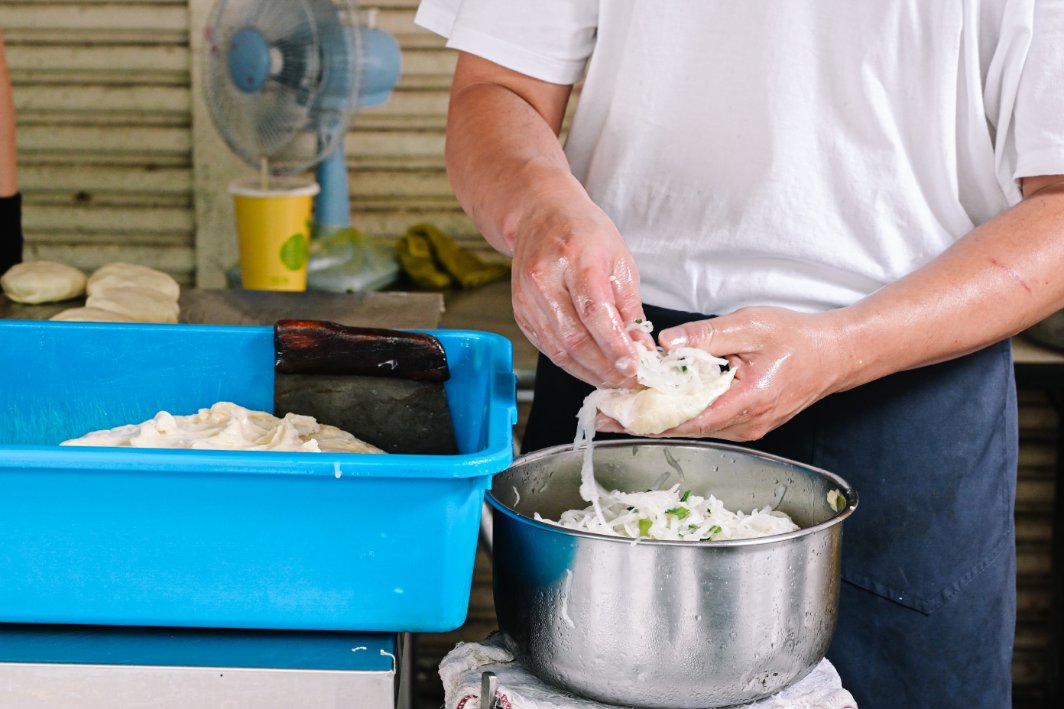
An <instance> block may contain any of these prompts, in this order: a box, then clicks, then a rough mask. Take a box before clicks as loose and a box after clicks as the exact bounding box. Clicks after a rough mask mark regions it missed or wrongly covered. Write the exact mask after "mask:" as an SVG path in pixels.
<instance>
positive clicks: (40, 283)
mask: <svg viewBox="0 0 1064 709" xmlns="http://www.w3.org/2000/svg"><path fill="white" fill-rule="evenodd" d="M0 286H2V287H3V289H4V294H5V295H7V297H8V298H10V299H11V300H13V301H15V302H16V303H29V304H36V303H55V302H58V301H61V300H70V299H71V298H77V297H79V296H81V295H83V294H84V293H85V274H84V273H82V272H81V271H79V270H78V269H76V268H74V267H73V266H67V265H66V264H65V263H56V262H55V261H29V262H27V263H18V264H15V265H14V266H12V267H11V268H9V269H7V271H6V272H5V273H4V275H3V276H0Z"/></svg>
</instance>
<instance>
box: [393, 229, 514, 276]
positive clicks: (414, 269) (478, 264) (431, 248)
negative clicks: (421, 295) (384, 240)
mask: <svg viewBox="0 0 1064 709" xmlns="http://www.w3.org/2000/svg"><path fill="white" fill-rule="evenodd" d="M398 248H399V264H400V265H401V266H402V268H403V272H404V273H406V274H407V275H408V276H409V277H410V278H412V279H413V280H414V282H415V283H417V284H418V285H419V286H422V287H424V288H432V289H436V290H439V289H443V288H448V287H451V286H459V287H461V288H476V287H478V286H483V285H487V284H488V283H491V282H493V281H497V280H499V279H500V278H502V277H504V276H505V275H506V274H507V273H509V272H510V267H509V266H507V265H505V264H499V263H485V262H484V261H482V260H481V259H480V258H478V257H477V255H476V254H473V253H471V252H469V251H467V250H466V249H463V248H462V247H461V246H459V245H458V242H456V241H455V240H454V239H452V238H451V237H449V236H447V235H446V234H444V233H443V232H442V231H440V230H439V229H437V228H436V227H434V226H432V225H431V224H415V225H414V226H412V227H410V228H409V229H407V230H406V233H405V234H403V236H402V237H401V238H400V239H399V245H398Z"/></svg>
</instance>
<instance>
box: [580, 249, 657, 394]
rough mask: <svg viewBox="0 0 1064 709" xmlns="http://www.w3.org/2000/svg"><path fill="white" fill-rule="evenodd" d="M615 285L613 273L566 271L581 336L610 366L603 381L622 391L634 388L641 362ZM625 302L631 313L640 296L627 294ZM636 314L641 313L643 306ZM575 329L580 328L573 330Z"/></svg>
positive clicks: (602, 375) (588, 270)
mask: <svg viewBox="0 0 1064 709" xmlns="http://www.w3.org/2000/svg"><path fill="white" fill-rule="evenodd" d="M610 278H613V279H614V280H612V281H611V280H610ZM615 283H617V280H616V275H615V274H612V273H609V274H608V273H604V272H600V271H597V270H592V269H583V270H578V269H575V268H571V269H568V270H567V271H566V278H565V285H566V287H567V288H568V290H569V292H570V293H572V294H573V299H572V305H573V311H574V312H575V314H576V316H577V317H578V318H579V323H580V328H579V329H580V330H581V332H580V335H586V336H587V337H588V338H589V339H590V340H591V342H593V343H594V349H596V350H597V351H598V352H599V353H600V354H601V357H602V361H604V362H605V364H606V366H607V370H606V371H603V372H601V373H600V376H601V377H602V378H603V381H605V382H606V383H607V384H608V385H609V386H613V387H620V386H626V385H630V384H631V379H632V378H633V377H634V376H635V373H636V369H637V368H638V364H639V362H638V355H637V353H636V350H635V346H634V344H633V340H632V338H631V336H629V334H628V331H627V325H628V322H627V321H626V320H625V317H624V316H623V315H622V314H621V311H620V309H619V303H618V302H617V299H616V297H615V285H614V284H615ZM624 298H625V302H626V303H628V304H627V305H626V306H625V307H626V308H627V309H628V310H629V311H631V310H632V307H631V305H630V301H631V300H632V299H635V300H638V294H629V293H626V294H625V296H624ZM637 312H639V313H641V312H642V305H640V306H639V308H638V311H637ZM633 319H635V318H633ZM573 329H574V330H576V329H577V328H576V327H575V326H574V328H573ZM595 359H598V358H597V357H596V358H595Z"/></svg>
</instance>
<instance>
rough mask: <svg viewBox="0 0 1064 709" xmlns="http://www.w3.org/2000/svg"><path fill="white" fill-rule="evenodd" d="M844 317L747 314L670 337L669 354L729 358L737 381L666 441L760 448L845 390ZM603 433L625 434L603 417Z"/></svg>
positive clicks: (665, 335)
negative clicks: (694, 351)
mask: <svg viewBox="0 0 1064 709" xmlns="http://www.w3.org/2000/svg"><path fill="white" fill-rule="evenodd" d="M837 312H839V311H835V312H827V313H816V314H806V313H798V312H795V311H792V310H787V309H784V308H770V307H757V308H743V309H741V310H738V311H736V312H734V313H732V314H730V315H725V316H722V317H719V318H714V319H712V320H702V321H698V322H692V323H687V324H686V325H680V326H678V327H673V328H669V329H667V330H663V331H662V332H661V333H660V335H659V337H658V341H659V342H660V343H661V345H662V347H663V348H665V349H666V350H671V349H674V348H676V347H697V348H699V349H703V350H706V351H707V352H709V353H711V354H713V355H715V356H718V357H723V358H725V359H727V360H728V363H729V366H731V367H732V368H735V379H734V380H733V381H732V384H731V388H729V389H728V391H727V392H725V393H724V394H723V395H721V397H720V398H718V399H717V400H716V401H714V402H713V403H712V404H711V405H710V406H709V407H708V408H707V409H706V410H705V411H703V412H702V413H701V414H699V415H698V416H696V417H695V418H693V419H690V420H689V421H687V422H685V423H683V424H680V425H679V426H676V427H675V428H672V429H669V430H668V431H665V432H663V433H661V434H660V436H661V437H684V438H720V439H725V440H731V441H754V440H757V439H759V438H761V437H762V436H764V435H765V434H766V433H768V432H769V431H771V430H773V429H775V428H776V427H778V426H780V425H782V424H783V423H785V422H787V421H788V420H790V419H791V418H793V417H794V416H795V415H796V414H798V413H799V412H800V411H802V410H803V409H805V408H806V407H808V406H810V405H811V404H813V403H814V402H816V401H818V400H819V399H821V398H823V397H825V396H827V395H828V394H831V393H833V392H834V391H839V390H840V389H841V383H842V382H843V381H844V374H845V371H846V364H847V362H848V361H850V359H851V358H850V357H849V353H848V352H846V351H845V350H844V348H843V347H841V346H840V344H841V342H842V338H841V336H840V334H839V333H840V326H839V321H838V316H837V315H836V313H837ZM596 428H597V429H598V430H600V431H610V432H625V431H624V428H623V427H621V426H620V424H618V423H617V422H616V421H614V420H613V419H609V418H607V417H605V416H603V415H601V414H600V415H599V417H598V420H597V422H596Z"/></svg>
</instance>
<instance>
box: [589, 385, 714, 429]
mask: <svg viewBox="0 0 1064 709" xmlns="http://www.w3.org/2000/svg"><path fill="white" fill-rule="evenodd" d="M734 376H735V370H734V369H733V370H729V371H727V372H724V373H722V374H721V375H720V376H719V377H716V378H714V379H713V380H712V381H710V382H708V383H705V384H704V385H703V387H702V388H701V389H699V390H698V391H696V392H693V393H691V394H670V393H668V392H663V391H660V390H658V389H610V390H608V392H607V393H605V394H603V395H602V396H601V397H600V398H599V399H598V401H597V403H598V409H599V411H601V412H602V413H604V414H606V415H607V416H609V417H610V418H611V419H614V420H616V421H618V422H619V423H620V424H621V425H622V426H624V427H625V428H626V429H627V430H629V431H631V432H632V433H634V434H636V435H639V436H655V435H657V434H659V433H662V432H663V431H668V430H669V429H670V428H673V427H675V426H679V425H680V424H681V423H683V422H684V421H689V420H690V419H693V418H694V417H695V416H698V415H699V414H700V413H702V412H703V411H705V409H706V407H707V406H709V405H710V404H712V403H713V402H714V401H715V400H716V399H717V397H719V396H720V395H721V394H723V393H724V392H726V391H727V390H728V387H729V386H731V381H732V378H733V377H734Z"/></svg>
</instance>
